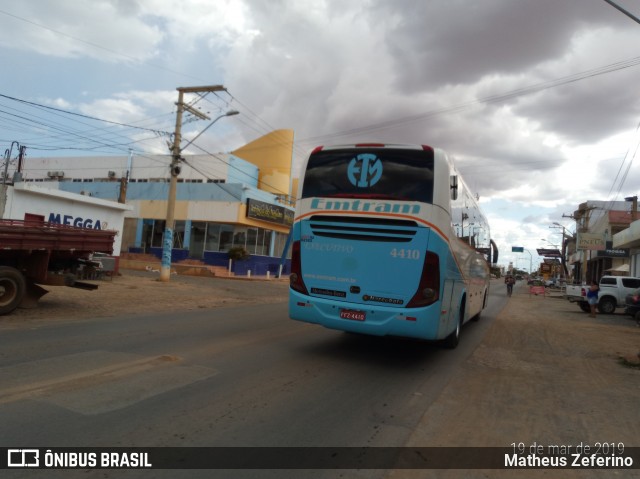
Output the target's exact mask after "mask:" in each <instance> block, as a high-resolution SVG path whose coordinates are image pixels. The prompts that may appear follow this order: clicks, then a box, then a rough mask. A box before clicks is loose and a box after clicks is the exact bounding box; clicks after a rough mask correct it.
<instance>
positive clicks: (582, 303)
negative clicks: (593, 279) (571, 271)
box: [565, 276, 640, 314]
mask: <svg viewBox="0 0 640 479" xmlns="http://www.w3.org/2000/svg"><path fill="white" fill-rule="evenodd" d="M598 286H599V287H600V292H599V294H598V311H600V312H601V313H603V314H611V313H615V311H616V308H624V301H625V297H626V296H627V294H630V293H632V292H633V291H634V290H636V289H638V288H640V278H633V277H629V276H603V277H602V278H600V281H599V283H598ZM588 289H589V286H588V285H569V284H568V285H567V288H566V292H565V297H566V298H567V299H568V300H569V301H571V302H572V303H578V306H579V307H580V309H582V310H583V311H585V312H587V313H588V312H589V310H590V309H589V304H588V303H587V290H588Z"/></svg>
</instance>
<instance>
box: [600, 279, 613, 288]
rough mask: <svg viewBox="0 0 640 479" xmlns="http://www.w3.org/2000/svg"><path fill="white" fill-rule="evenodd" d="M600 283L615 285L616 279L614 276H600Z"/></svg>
mask: <svg viewBox="0 0 640 479" xmlns="http://www.w3.org/2000/svg"><path fill="white" fill-rule="evenodd" d="M600 284H602V285H609V286H615V285H616V279H615V278H602V279H601V280H600Z"/></svg>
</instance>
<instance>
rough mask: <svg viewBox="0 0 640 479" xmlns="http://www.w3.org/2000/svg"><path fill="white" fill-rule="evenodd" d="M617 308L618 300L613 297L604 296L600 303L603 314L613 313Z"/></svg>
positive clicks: (599, 309)
mask: <svg viewBox="0 0 640 479" xmlns="http://www.w3.org/2000/svg"><path fill="white" fill-rule="evenodd" d="M615 310H616V302H615V300H613V299H611V298H602V299H601V300H600V302H599V303H598V311H600V312H601V313H602V314H612V313H613V312H615Z"/></svg>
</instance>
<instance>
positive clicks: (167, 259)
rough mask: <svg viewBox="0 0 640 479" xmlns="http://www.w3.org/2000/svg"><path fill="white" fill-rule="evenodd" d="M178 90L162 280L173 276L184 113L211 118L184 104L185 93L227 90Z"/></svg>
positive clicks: (205, 118) (161, 271)
mask: <svg viewBox="0 0 640 479" xmlns="http://www.w3.org/2000/svg"><path fill="white" fill-rule="evenodd" d="M177 90H178V103H176V105H177V107H178V109H177V112H176V129H175V132H174V134H173V145H172V146H171V147H170V150H171V165H170V166H169V171H170V173H171V177H170V179H169V197H168V199H167V220H166V223H165V228H164V237H163V239H162V266H161V267H160V281H165V282H167V281H169V279H170V278H171V250H172V249H173V231H174V223H175V209H176V190H177V185H178V175H179V174H180V170H181V167H180V161H181V158H180V153H181V152H182V149H181V148H180V143H181V141H182V114H183V112H184V111H188V112H189V113H191V114H193V115H195V116H197V117H198V118H200V119H202V120H209V119H210V118H209V117H208V116H207V115H205V114H203V113H202V112H200V111H198V110H196V109H195V108H192V107H191V105H185V104H184V94H185V93H210V92H215V91H227V89H226V88H225V87H223V86H222V85H213V86H194V87H179V88H177ZM223 116H225V115H223Z"/></svg>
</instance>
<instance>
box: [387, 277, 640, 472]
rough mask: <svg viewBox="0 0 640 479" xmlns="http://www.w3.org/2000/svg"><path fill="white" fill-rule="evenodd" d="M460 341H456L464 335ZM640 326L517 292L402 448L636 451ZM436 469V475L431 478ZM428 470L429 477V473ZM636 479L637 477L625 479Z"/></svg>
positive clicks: (521, 288) (638, 438)
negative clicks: (616, 446) (612, 447)
mask: <svg viewBox="0 0 640 479" xmlns="http://www.w3.org/2000/svg"><path fill="white" fill-rule="evenodd" d="M461 341H464V329H463V332H462V337H461ZM639 351H640V328H639V327H638V326H637V325H636V322H635V321H634V320H633V318H631V317H627V316H624V315H622V314H615V315H600V314H599V315H598V317H597V318H595V319H594V318H589V316H588V314H587V313H584V312H582V311H581V310H580V308H579V307H578V306H577V305H576V304H572V303H569V301H567V300H564V299H563V298H561V297H560V296H559V295H557V294H552V295H551V296H530V295H529V293H528V288H527V287H526V285H518V286H517V287H516V289H515V290H514V293H513V296H512V297H511V298H510V299H509V300H508V302H507V305H506V306H505V308H504V309H503V311H502V312H501V313H500V315H499V316H498V318H497V319H496V320H495V322H494V323H493V325H492V326H491V328H490V330H489V332H488V334H487V336H486V337H485V339H484V341H483V342H482V344H481V345H480V346H479V347H478V348H477V349H476V350H475V351H474V353H473V354H472V355H471V356H470V357H469V358H468V359H467V360H466V362H465V363H464V365H463V366H462V367H461V370H460V372H459V374H458V375H457V376H456V377H455V378H454V379H453V380H452V381H451V382H450V383H449V385H448V386H447V387H446V388H445V389H444V391H443V392H442V394H441V395H440V397H439V398H438V399H437V400H436V401H435V402H434V403H433V405H432V406H431V407H430V408H429V410H428V411H427V412H426V414H425V415H424V416H423V419H422V423H421V425H420V426H419V427H418V428H417V429H416V431H415V433H414V434H413V435H412V437H411V438H410V440H409V442H408V443H407V446H413V447H418V446H419V447H428V446H455V447H492V446H495V447H510V446H511V444H512V443H516V444H517V443H520V442H522V443H524V444H526V445H527V446H529V445H532V444H534V443H537V444H542V445H544V446H545V447H546V446H547V445H573V446H574V447H575V446H576V445H577V444H580V443H581V442H582V443H584V444H595V443H597V442H600V443H602V442H615V443H620V442H622V443H624V445H625V446H627V447H631V446H635V447H638V446H640V412H639V411H640V406H639V404H640V369H638V368H637V366H636V367H633V366H630V365H629V363H633V364H636V365H637V364H638V357H637V354H638V352H639ZM436 472H437V474H436ZM432 473H433V474H432ZM634 474H636V475H634ZM639 476H640V471H638V470H637V469H636V470H635V471H628V470H627V471H613V470H609V471H606V470H601V471H594V470H581V471H580V470H569V469H565V470H526V471H525V470H522V471H519V472H517V471H514V470H491V471H484V472H481V471H460V470H458V471H455V470H452V471H408V470H407V471H402V470H399V471H393V472H392V473H390V475H389V477H393V478H405V477H409V478H414V477H415V478H418V477H420V478H424V477H465V478H470V477H482V478H487V477H527V478H530V477H546V478H548V477H563V478H567V477H569V478H571V477H576V478H577V477H580V478H583V477H639Z"/></svg>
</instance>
